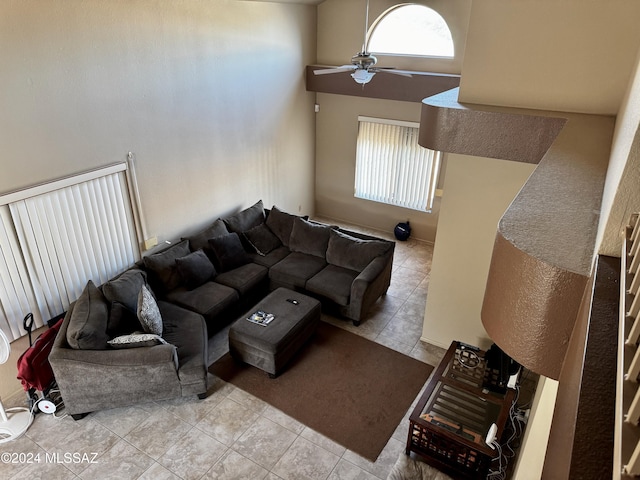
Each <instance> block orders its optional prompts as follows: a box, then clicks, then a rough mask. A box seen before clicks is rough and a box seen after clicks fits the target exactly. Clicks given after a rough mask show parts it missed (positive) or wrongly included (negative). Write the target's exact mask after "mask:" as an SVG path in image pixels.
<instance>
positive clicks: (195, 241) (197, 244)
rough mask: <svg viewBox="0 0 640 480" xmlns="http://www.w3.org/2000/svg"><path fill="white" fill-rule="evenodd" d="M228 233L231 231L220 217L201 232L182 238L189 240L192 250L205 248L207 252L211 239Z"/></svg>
mask: <svg viewBox="0 0 640 480" xmlns="http://www.w3.org/2000/svg"><path fill="white" fill-rule="evenodd" d="M227 233H229V230H227V227H226V225H225V224H224V222H223V221H222V219H221V218H219V219H217V220H216V221H215V222H213V223H212V224H211V225H209V226H208V227H207V228H205V229H204V230H202V231H201V232H198V233H196V234H194V235H191V236H190V237H187V238H182V240H189V248H191V251H192V252H195V251H197V250H204V251H205V253H207V249H208V248H209V239H210V238H214V237H219V236H221V235H226V234H227Z"/></svg>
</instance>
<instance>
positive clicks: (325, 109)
mask: <svg viewBox="0 0 640 480" xmlns="http://www.w3.org/2000/svg"><path fill="white" fill-rule="evenodd" d="M316 101H317V103H318V105H320V112H319V113H318V114H317V115H316V132H317V137H318V142H317V144H316V157H317V161H316V214H318V215H320V216H323V217H328V218H333V219H336V220H342V221H345V222H348V223H352V224H356V225H363V226H367V227H371V228H375V229H377V230H383V231H386V232H392V231H393V228H394V227H395V225H396V224H397V223H398V222H404V221H407V220H410V222H411V227H412V231H411V235H412V237H413V238H417V239H421V240H425V241H430V242H433V240H434V238H435V232H436V224H437V222H438V211H439V208H440V199H439V198H436V199H435V201H434V207H433V211H432V213H425V212H419V211H417V210H410V209H407V208H400V207H395V206H392V205H386V204H383V203H378V202H373V201H370V200H363V199H360V198H355V197H354V196H353V188H354V182H355V168H356V139H357V135H358V115H364V116H368V117H377V118H389V119H394V120H406V121H412V122H419V121H420V104H419V103H410V102H395V101H391V100H371V99H368V98H360V97H349V96H344V95H332V94H327V93H320V94H318V95H317V100H316ZM329 140H330V141H329Z"/></svg>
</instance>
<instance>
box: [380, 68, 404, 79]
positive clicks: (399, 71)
mask: <svg viewBox="0 0 640 480" xmlns="http://www.w3.org/2000/svg"><path fill="white" fill-rule="evenodd" d="M374 71H375V72H377V73H393V74H394V75H400V76H401V77H409V78H411V77H413V75H411V74H410V73H408V72H404V71H402V70H394V69H393V68H376V69H374Z"/></svg>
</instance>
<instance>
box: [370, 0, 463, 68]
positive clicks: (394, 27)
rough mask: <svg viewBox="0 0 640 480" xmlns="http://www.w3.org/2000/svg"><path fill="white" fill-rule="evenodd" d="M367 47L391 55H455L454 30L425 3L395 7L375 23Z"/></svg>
mask: <svg viewBox="0 0 640 480" xmlns="http://www.w3.org/2000/svg"><path fill="white" fill-rule="evenodd" d="M367 47H368V48H367V50H368V51H369V52H371V53H380V54H389V55H412V56H425V57H449V58H453V56H454V48H453V39H452V38H451V30H449V26H448V25H447V22H446V21H445V20H444V18H442V16H441V15H440V14H439V13H438V12H436V11H435V10H433V9H431V8H429V7H425V6H424V5H416V4H404V5H398V6H396V7H392V8H390V9H389V10H387V11H386V12H384V13H383V14H382V15H380V17H378V19H377V20H376V21H375V22H374V23H373V25H372V26H371V29H370V33H369V41H368V45H367Z"/></svg>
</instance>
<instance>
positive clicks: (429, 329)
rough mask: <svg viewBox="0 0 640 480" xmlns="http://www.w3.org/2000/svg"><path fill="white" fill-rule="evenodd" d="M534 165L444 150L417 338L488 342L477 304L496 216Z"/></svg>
mask: <svg viewBox="0 0 640 480" xmlns="http://www.w3.org/2000/svg"><path fill="white" fill-rule="evenodd" d="M534 167H535V166H534V165H530V164H525V163H517V162H509V161H506V160H495V159H491V158H481V157H471V156H468V155H456V154H449V160H448V163H447V171H446V175H445V179H444V195H443V197H442V205H441V208H440V220H439V222H438V231H437V233H436V242H435V246H434V249H433V262H432V265H431V277H430V280H429V296H428V297H427V307H426V312H425V317H424V327H423V331H422V340H424V341H427V342H429V343H433V344H435V345H439V346H441V347H443V348H447V347H448V346H449V345H450V344H451V341H452V340H460V341H463V342H466V343H469V344H471V345H477V346H480V347H484V348H486V347H488V346H489V345H490V343H491V342H490V340H489V338H488V336H487V333H486V332H485V330H484V327H483V326H482V322H481V320H480V310H481V308H482V301H483V298H484V290H485V285H486V281H487V274H488V272H489V263H490V260H491V252H492V251H493V243H494V240H495V236H496V229H497V226H498V220H499V219H500V217H501V216H502V215H503V213H504V211H505V210H506V209H507V207H508V206H509V204H510V203H511V201H512V200H513V198H514V197H515V196H516V194H517V193H518V191H519V190H520V188H521V187H522V185H524V183H525V181H526V180H527V178H529V175H530V174H531V172H532V171H533V169H534Z"/></svg>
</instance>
